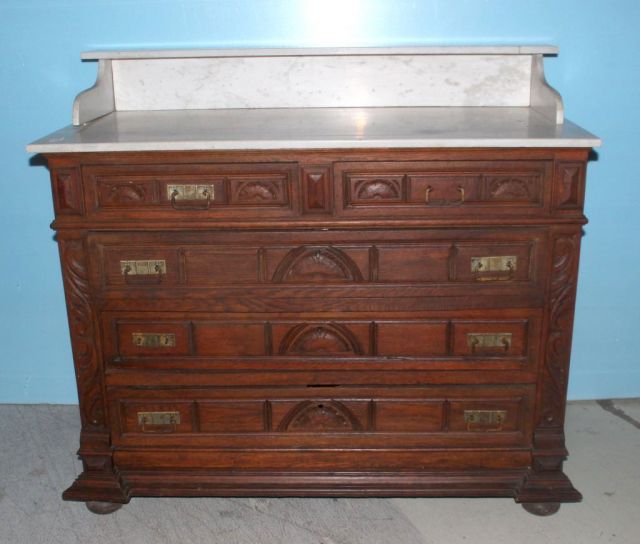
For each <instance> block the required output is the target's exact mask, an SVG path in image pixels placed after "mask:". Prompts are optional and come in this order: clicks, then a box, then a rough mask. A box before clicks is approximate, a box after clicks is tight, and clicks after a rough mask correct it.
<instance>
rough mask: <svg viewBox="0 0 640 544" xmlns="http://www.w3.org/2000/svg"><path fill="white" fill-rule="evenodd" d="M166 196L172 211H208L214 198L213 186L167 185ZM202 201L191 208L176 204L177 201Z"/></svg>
mask: <svg viewBox="0 0 640 544" xmlns="http://www.w3.org/2000/svg"><path fill="white" fill-rule="evenodd" d="M167 196H168V198H169V199H170V200H171V207H172V208H173V209H174V210H208V209H209V205H210V204H211V199H212V198H213V197H214V188H213V185H167ZM183 200H184V201H187V202H189V201H194V200H203V201H204V202H202V203H201V204H198V205H196V206H191V205H189V204H178V202H179V201H183Z"/></svg>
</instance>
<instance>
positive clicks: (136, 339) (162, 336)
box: [131, 332, 176, 348]
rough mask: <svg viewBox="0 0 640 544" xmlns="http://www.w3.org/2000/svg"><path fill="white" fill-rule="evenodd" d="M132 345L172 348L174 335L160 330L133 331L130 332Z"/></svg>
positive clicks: (174, 342)
mask: <svg viewBox="0 0 640 544" xmlns="http://www.w3.org/2000/svg"><path fill="white" fill-rule="evenodd" d="M131 341H132V342H133V345H134V346H137V347H140V348H173V347H175V345H176V335H175V334H173V333H162V332H134V333H131Z"/></svg>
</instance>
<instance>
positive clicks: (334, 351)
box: [280, 323, 363, 355]
mask: <svg viewBox="0 0 640 544" xmlns="http://www.w3.org/2000/svg"><path fill="white" fill-rule="evenodd" d="M280 353H281V354H282V355H362V354H363V350H362V348H361V346H360V344H359V342H358V340H357V338H356V337H355V336H354V335H353V333H352V332H351V331H350V330H349V329H347V328H346V327H345V326H343V325H339V324H337V323H326V324H313V323H312V324H309V323H302V324H300V325H298V326H296V327H294V328H293V329H291V330H290V331H289V332H288V333H287V334H286V336H285V337H284V338H283V339H282V342H281V344H280Z"/></svg>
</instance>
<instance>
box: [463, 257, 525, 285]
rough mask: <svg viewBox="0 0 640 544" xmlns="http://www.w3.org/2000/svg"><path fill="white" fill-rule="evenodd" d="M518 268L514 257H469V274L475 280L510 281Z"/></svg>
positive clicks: (516, 259) (516, 258)
mask: <svg viewBox="0 0 640 544" xmlns="http://www.w3.org/2000/svg"><path fill="white" fill-rule="evenodd" d="M517 266H518V257H516V256H515V255H490V256H486V257H471V272H472V274H474V275H475V277H476V279H477V280H504V279H511V278H512V277H513V273H514V272H515V271H516V268H517Z"/></svg>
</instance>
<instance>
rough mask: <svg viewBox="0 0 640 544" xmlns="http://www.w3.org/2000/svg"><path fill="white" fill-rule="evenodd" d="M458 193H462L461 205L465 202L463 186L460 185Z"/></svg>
mask: <svg viewBox="0 0 640 544" xmlns="http://www.w3.org/2000/svg"><path fill="white" fill-rule="evenodd" d="M458 192H459V193H460V204H462V203H463V202H464V187H463V186H462V185H458Z"/></svg>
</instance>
